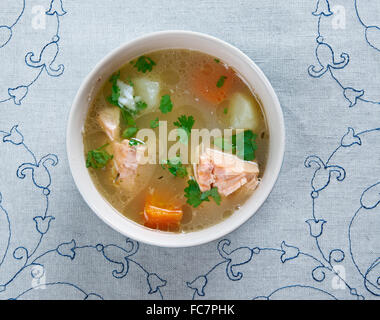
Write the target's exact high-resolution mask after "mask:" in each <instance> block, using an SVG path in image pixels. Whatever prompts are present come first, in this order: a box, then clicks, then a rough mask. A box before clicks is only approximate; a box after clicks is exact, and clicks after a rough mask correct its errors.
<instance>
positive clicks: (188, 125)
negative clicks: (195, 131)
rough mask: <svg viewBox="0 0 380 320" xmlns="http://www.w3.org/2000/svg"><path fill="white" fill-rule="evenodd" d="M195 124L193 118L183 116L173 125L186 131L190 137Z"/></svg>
mask: <svg viewBox="0 0 380 320" xmlns="http://www.w3.org/2000/svg"><path fill="white" fill-rule="evenodd" d="M194 123H195V120H194V117H193V116H188V117H187V116H185V115H182V116H180V117H179V118H178V121H176V122H174V123H173V124H174V125H175V126H176V127H178V128H182V129H183V130H185V131H186V133H187V134H188V135H190V134H191V129H192V128H193V125H194Z"/></svg>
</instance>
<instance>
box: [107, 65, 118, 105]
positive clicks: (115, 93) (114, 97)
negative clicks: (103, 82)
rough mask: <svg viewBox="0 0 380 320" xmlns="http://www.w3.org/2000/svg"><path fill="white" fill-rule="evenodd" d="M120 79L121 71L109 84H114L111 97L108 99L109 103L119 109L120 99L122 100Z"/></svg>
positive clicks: (112, 77) (114, 75)
mask: <svg viewBox="0 0 380 320" xmlns="http://www.w3.org/2000/svg"><path fill="white" fill-rule="evenodd" d="M119 78H120V70H119V71H118V72H117V73H114V74H113V75H112V76H111V78H110V80H109V82H111V83H112V87H111V95H110V96H109V97H107V101H108V102H109V103H111V104H113V105H115V106H117V107H119V98H120V88H119V86H118V85H117V80H118V79H119Z"/></svg>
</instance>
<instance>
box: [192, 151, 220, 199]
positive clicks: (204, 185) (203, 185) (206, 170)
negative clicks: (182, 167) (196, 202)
mask: <svg viewBox="0 0 380 320" xmlns="http://www.w3.org/2000/svg"><path fill="white" fill-rule="evenodd" d="M196 168H197V169H196ZM213 170H214V165H213V163H212V162H211V159H210V157H209V156H208V155H207V154H201V155H200V156H199V164H198V166H197V167H196V165H195V167H194V172H195V179H196V180H197V182H198V185H199V188H200V189H201V191H202V192H205V191H207V190H210V188H211V187H210V186H211V185H212V184H213V183H214V182H215V178H214V175H213Z"/></svg>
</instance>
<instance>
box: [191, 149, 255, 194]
mask: <svg viewBox="0 0 380 320" xmlns="http://www.w3.org/2000/svg"><path fill="white" fill-rule="evenodd" d="M194 172H195V179H196V180H197V182H198V184H199V188H200V189H201V191H202V192H205V191H207V190H210V189H211V188H212V187H217V188H218V191H219V193H220V194H222V195H224V196H228V195H230V194H232V193H234V192H235V191H236V190H238V189H240V188H241V187H242V186H244V185H245V184H247V186H249V188H250V189H251V190H254V189H255V188H256V187H257V185H258V183H259V180H258V175H259V167H258V165H257V163H255V162H251V161H244V160H242V159H240V158H239V157H237V156H235V155H232V154H228V153H225V152H222V151H218V150H215V149H210V148H207V149H206V150H205V151H204V152H202V153H201V154H200V156H199V163H198V164H196V165H194Z"/></svg>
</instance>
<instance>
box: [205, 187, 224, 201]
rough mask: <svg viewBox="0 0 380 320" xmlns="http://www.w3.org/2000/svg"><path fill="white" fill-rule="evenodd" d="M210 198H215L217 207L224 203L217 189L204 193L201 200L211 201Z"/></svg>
mask: <svg viewBox="0 0 380 320" xmlns="http://www.w3.org/2000/svg"><path fill="white" fill-rule="evenodd" d="M208 197H211V198H213V199H214V201H215V202H216V204H217V205H220V202H221V201H222V198H221V196H220V194H219V192H218V188H217V187H214V188H211V189H210V190H208V191H205V192H203V193H202V195H201V200H202V201H210V200H209V198H208Z"/></svg>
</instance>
